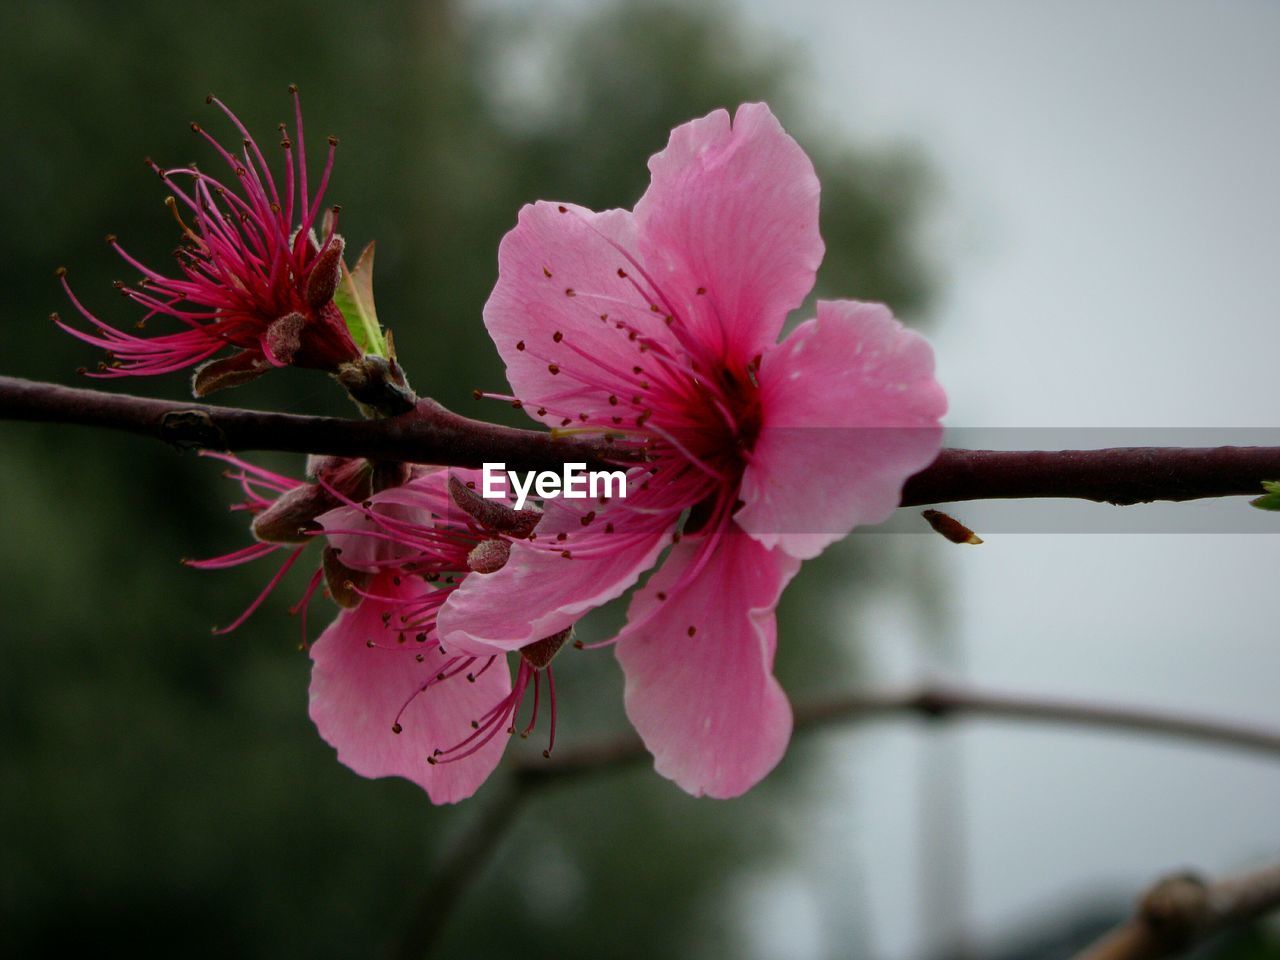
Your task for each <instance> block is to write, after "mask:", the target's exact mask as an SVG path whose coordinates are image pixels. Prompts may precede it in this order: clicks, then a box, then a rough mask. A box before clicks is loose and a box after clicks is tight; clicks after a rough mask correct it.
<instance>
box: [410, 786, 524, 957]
mask: <svg viewBox="0 0 1280 960" xmlns="http://www.w3.org/2000/svg"><path fill="white" fill-rule="evenodd" d="M526 796H527V791H525V790H524V789H523V787H522V786H521V784H520V783H519V782H517V783H515V784H514V785H512V786H510V787H507V788H504V789H503V790H502V792H501V793H500V794H499V796H498V797H496V798H495V799H493V800H491V801H490V802H489V804H488V805H487V806H486V807H484V808H483V810H482V811H481V813H480V816H479V818H478V819H477V820H476V821H475V822H474V823H472V824H470V825H469V826H468V828H467V829H466V830H465V831H464V832H463V834H462V835H461V836H460V837H458V839H457V841H456V842H455V843H454V844H453V846H451V847H450V848H449V850H448V852H447V853H446V854H445V856H444V858H443V859H442V860H441V862H440V866H439V867H438V868H437V869H436V874H435V877H434V878H433V879H432V881H431V885H430V887H428V888H427V891H426V893H425V894H424V895H423V896H422V898H421V899H420V900H419V901H418V902H417V904H416V905H415V906H414V908H413V915H412V917H411V918H410V920H409V923H408V925H407V926H406V927H405V929H404V933H403V934H402V935H401V937H400V939H399V942H398V943H396V944H395V946H394V948H393V949H392V951H391V956H393V957H395V958H397V960H419V958H421V957H424V956H427V955H428V954H429V953H430V952H431V950H432V949H434V947H435V945H436V943H437V942H438V941H439V939H440V935H441V934H442V933H444V931H445V928H446V926H447V925H448V922H449V918H450V917H451V916H452V915H453V911H454V909H455V908H456V907H457V905H458V903H459V901H461V899H462V898H463V896H464V895H465V894H466V892H467V890H469V889H470V888H471V883H472V881H473V880H474V879H475V878H476V877H477V876H478V875H479V874H480V873H482V872H483V871H484V868H485V866H487V865H488V863H489V861H490V860H491V859H492V858H493V855H494V854H495V853H496V852H497V850H498V846H499V845H500V844H501V842H502V838H503V837H505V836H506V835H507V829H508V828H509V827H510V826H511V824H512V822H513V821H514V820H515V818H516V815H517V814H518V813H519V812H520V808H521V806H522V805H523V802H524V799H525V797H526Z"/></svg>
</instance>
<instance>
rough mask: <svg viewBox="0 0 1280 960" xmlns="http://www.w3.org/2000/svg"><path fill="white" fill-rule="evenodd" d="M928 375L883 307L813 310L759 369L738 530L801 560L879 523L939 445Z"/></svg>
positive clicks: (919, 343)
mask: <svg viewBox="0 0 1280 960" xmlns="http://www.w3.org/2000/svg"><path fill="white" fill-rule="evenodd" d="M933 366H934V365H933V350H932V348H931V347H930V346H929V344H928V342H927V341H926V340H925V339H924V338H923V337H921V336H920V335H919V334H916V333H914V332H912V331H910V330H907V329H906V328H904V327H903V326H902V325H901V324H900V323H899V322H898V321H897V320H895V319H894V317H893V315H892V314H891V313H890V312H889V310H888V308H887V307H885V306H883V305H881V304H875V303H858V302H855V301H852V300H839V301H823V302H819V304H818V317H817V319H816V320H810V321H808V322H806V323H803V324H801V325H800V326H799V327H797V328H796V330H795V331H794V332H793V333H792V334H791V336H789V337H788V338H787V339H786V340H785V341H784V342H783V343H780V344H778V345H777V346H776V347H775V348H773V349H771V350H769V351H767V352H766V353H765V355H764V359H763V361H762V363H761V366H760V371H759V380H760V391H761V404H762V407H763V410H764V415H763V426H762V429H761V433H760V437H759V439H758V440H757V441H756V444H755V447H754V449H753V451H752V460H751V464H750V466H748V467H747V469H746V471H745V473H744V475H743V478H742V487H741V493H740V496H741V499H742V500H743V501H744V503H745V506H743V507H742V509H741V510H739V511H738V513H737V515H736V517H735V519H736V520H737V522H738V524H739V525H740V526H741V527H742V528H743V529H744V530H746V531H748V532H749V533H750V534H751V535H752V536H753V537H755V538H756V539H757V540H758V541H760V543H762V544H763V545H764V546H766V547H774V546H778V547H781V548H782V549H783V550H785V551H786V552H787V553H789V554H791V555H792V556H795V557H799V558H801V559H806V560H807V559H809V558H811V557H815V556H817V555H818V554H819V553H821V552H822V551H823V549H825V548H826V547H827V546H828V545H829V544H831V543H833V542H834V541H836V540H839V539H840V538H841V537H843V536H845V535H846V534H847V533H848V532H849V531H850V530H851V529H853V527H854V526H856V525H858V524H866V523H880V522H881V521H883V520H885V519H886V518H887V517H888V516H889V514H890V513H892V512H893V510H894V509H895V508H896V507H897V505H898V501H899V499H900V497H901V493H902V485H903V483H905V482H906V480H907V478H909V477H910V476H911V475H912V474H914V473H917V472H918V471H920V470H922V469H924V468H925V467H926V466H928V465H929V464H930V463H931V462H932V461H933V459H934V458H935V457H936V456H937V454H938V450H939V448H940V446H941V444H942V427H941V426H940V425H939V423H938V418H939V417H941V416H942V414H943V413H945V412H946V406H947V400H946V395H945V394H944V393H943V391H942V387H940V386H939V385H938V383H937V381H936V380H935V379H934V375H933Z"/></svg>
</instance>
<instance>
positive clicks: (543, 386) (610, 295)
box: [484, 201, 670, 426]
mask: <svg viewBox="0 0 1280 960" xmlns="http://www.w3.org/2000/svg"><path fill="white" fill-rule="evenodd" d="M635 246H636V244H635V227H634V224H633V221H632V217H631V214H630V213H629V212H628V211H625V210H610V211H607V212H605V213H593V212H592V211H590V210H587V209H586V208H584V207H578V206H574V205H571V204H555V203H548V202H545V201H540V202H538V203H535V204H531V205H529V206H526V207H525V208H524V209H522V210H521V211H520V218H519V221H518V222H517V224H516V226H515V228H514V229H513V230H511V231H510V232H509V233H508V234H507V235H506V236H505V237H504V238H503V240H502V244H501V246H500V247H499V248H498V282H497V285H496V286H495V287H494V289H493V293H492V294H491V295H490V296H489V300H488V302H487V303H486V304H485V307H484V322H485V327H486V328H487V329H488V331H489V335H490V336H491V337H492V338H493V342H494V344H495V345H496V346H497V348H498V352H499V353H500V354H501V355H502V359H503V360H504V361H505V362H506V365H507V379H508V380H509V381H510V383H511V387H512V390H513V392H514V394H515V396H516V397H517V398H519V399H520V400H521V401H522V402H523V404H524V410H525V412H526V413H528V414H529V415H530V416H534V417H536V418H537V419H540V420H542V421H543V422H544V423H546V424H548V425H551V426H558V425H560V424H561V423H562V421H563V420H564V419H566V418H569V419H574V420H577V419H578V418H579V416H580V414H583V413H585V414H587V416H588V417H589V418H591V419H592V420H594V421H604V422H608V418H609V417H611V416H613V415H615V414H618V413H619V412H620V410H619V408H618V407H616V406H614V405H611V404H610V402H609V398H610V397H611V396H612V397H614V404H616V403H617V400H618V397H619V396H622V397H624V398H625V397H628V396H630V395H632V394H634V393H636V392H637V390H636V385H637V384H638V382H639V376H638V375H637V374H635V373H634V371H633V368H634V367H635V366H637V365H638V364H639V363H640V361H641V357H642V355H641V353H640V341H639V340H638V339H631V332H632V331H633V330H634V331H637V337H639V336H643V337H646V338H659V339H663V340H666V339H669V338H670V333H669V332H668V331H667V329H666V324H665V323H664V322H663V318H662V316H661V315H660V314H657V313H654V312H653V310H652V309H651V304H650V300H649V297H647V296H646V295H644V294H642V293H641V292H640V291H639V290H638V289H637V286H636V279H635V275H636V273H637V269H636V267H635V266H634V265H633V262H632V259H631V253H630V251H633V250H634V249H635ZM620 271H621V273H622V274H623V275H622V276H620V275H619V272H620ZM602 318H604V319H602ZM619 324H622V328H621V329H620V328H619ZM557 335H558V336H557ZM544 407H545V408H546V411H547V412H545V413H543V414H538V412H537V411H538V410H539V409H540V408H544ZM625 411H626V407H625V405H624V406H623V407H622V408H621V412H625Z"/></svg>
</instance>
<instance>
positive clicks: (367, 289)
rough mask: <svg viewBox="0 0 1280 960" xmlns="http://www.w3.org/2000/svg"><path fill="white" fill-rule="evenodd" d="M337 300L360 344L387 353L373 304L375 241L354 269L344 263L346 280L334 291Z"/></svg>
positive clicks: (364, 348)
mask: <svg viewBox="0 0 1280 960" xmlns="http://www.w3.org/2000/svg"><path fill="white" fill-rule="evenodd" d="M333 302H334V303H335V304H336V305H337V307H338V309H339V310H341V311H342V319H344V320H346V321H347V329H348V330H349V331H350V332H351V339H352V340H354V341H355V342H356V346H357V347H359V348H360V349H361V350H363V351H364V352H365V353H372V354H376V355H378V356H380V357H385V356H387V342H386V340H385V339H383V336H382V327H381V326H379V325H378V311H377V310H376V309H374V305H373V242H372V241H370V243H369V245H368V246H367V247H365V248H364V250H363V251H362V252H361V253H360V257H359V259H358V260H356V265H355V267H354V268H353V269H351V270H348V269H347V265H346V264H345V263H344V264H343V265H342V279H341V280H340V281H339V282H338V289H337V290H336V291H335V292H334V294H333Z"/></svg>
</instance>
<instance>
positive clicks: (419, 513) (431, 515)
mask: <svg viewBox="0 0 1280 960" xmlns="http://www.w3.org/2000/svg"><path fill="white" fill-rule="evenodd" d="M450 475H452V476H455V477H457V478H458V479H459V480H461V481H462V482H463V483H467V482H473V483H475V484H477V485H479V483H480V482H481V475H480V471H479V470H465V469H458V468H454V469H451V470H446V469H444V468H441V467H432V468H430V469H429V470H426V471H423V472H421V473H419V474H418V475H416V476H415V477H414V478H413V479H412V480H410V481H409V482H408V483H405V484H402V485H401V486H398V487H390V488H388V489H386V490H383V491H381V492H379V493H375V494H374V495H373V496H372V497H370V498H369V500H368V501H367V502H368V503H369V504H370V506H369V510H371V511H372V512H373V513H375V514H378V515H379V516H380V517H385V518H386V519H387V520H388V521H390V522H391V523H390V524H389V525H383V524H381V523H379V522H378V520H376V519H374V518H373V517H370V516H369V515H368V512H367V511H366V510H365V509H364V507H363V505H360V506H342V507H336V508H335V509H333V510H330V511H328V512H326V513H323V514H321V515H320V516H319V517H317V518H316V522H317V523H319V524H320V526H322V527H323V528H324V529H325V532H326V538H327V539H328V541H329V545H330V546H332V547H335V548H336V549H338V550H339V551H341V553H340V557H341V559H342V562H343V564H344V565H345V566H348V567H350V568H351V569H353V570H379V569H382V568H383V567H385V566H386V565H387V564H388V563H391V562H394V561H397V560H403V559H405V558H407V557H410V556H415V555H416V554H417V553H418V552H419V548H418V547H417V546H414V544H413V543H411V542H409V541H404V542H396V541H394V540H393V539H391V538H392V537H393V536H394V532H395V528H394V524H395V523H396V522H400V523H406V524H414V525H417V526H422V527H432V526H436V527H439V526H442V525H444V524H450V525H453V526H465V525H466V523H467V521H468V519H469V518H468V517H467V515H466V514H465V513H464V512H463V511H462V510H461V509H460V508H459V507H458V505H457V504H455V503H454V502H453V498H452V497H451V496H450V495H449V477H450Z"/></svg>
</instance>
